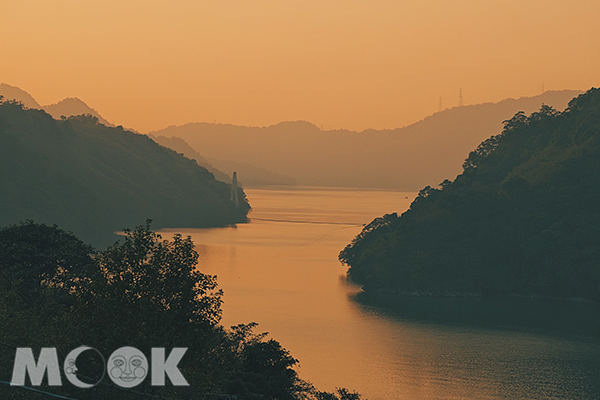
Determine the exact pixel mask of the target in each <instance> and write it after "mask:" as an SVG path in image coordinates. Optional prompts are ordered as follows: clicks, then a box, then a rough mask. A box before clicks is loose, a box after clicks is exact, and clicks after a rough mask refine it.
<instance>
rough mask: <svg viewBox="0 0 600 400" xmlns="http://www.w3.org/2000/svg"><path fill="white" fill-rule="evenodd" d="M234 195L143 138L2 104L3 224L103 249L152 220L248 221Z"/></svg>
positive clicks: (196, 223) (168, 223) (92, 121)
mask: <svg viewBox="0 0 600 400" xmlns="http://www.w3.org/2000/svg"><path fill="white" fill-rule="evenodd" d="M230 190H231V189H230V186H229V185H227V184H225V183H222V182H218V181H216V180H215V179H214V176H213V175H212V174H211V173H210V172H208V171H207V170H206V169H204V168H202V167H200V166H198V165H197V164H196V163H195V162H194V161H192V160H189V159H187V158H185V157H183V156H182V155H179V154H177V153H176V152H174V151H172V150H169V149H166V148H164V147H162V146H159V145H158V144H157V143H155V142H154V141H152V140H151V139H150V138H148V137H147V136H145V135H139V134H136V133H133V132H129V131H126V130H123V129H122V128H121V127H117V128H109V127H106V126H104V125H102V124H99V123H98V120H97V119H96V118H95V117H92V116H79V117H71V118H68V119H64V120H55V119H53V118H52V117H51V116H50V115H48V114H47V113H46V112H44V111H42V110H34V109H24V108H23V107H22V106H21V105H20V104H19V103H15V102H3V103H1V104H0V226H4V225H7V224H14V223H18V222H19V221H23V220H26V219H31V220H35V221H37V222H44V223H50V224H57V225H59V226H61V227H63V228H65V229H67V230H70V231H73V232H74V233H76V234H77V235H78V236H80V237H81V238H83V239H84V240H86V241H91V242H93V243H94V244H102V245H104V244H107V243H109V242H111V241H112V240H113V239H114V236H113V235H112V233H113V232H115V231H118V230H121V229H122V228H124V227H126V226H134V225H136V224H139V223H141V222H143V221H145V220H146V219H147V218H150V219H153V220H154V225H155V226H156V227H208V226H223V225H227V224H232V223H236V222H243V221H245V220H246V214H247V213H248V211H249V208H250V207H249V205H248V203H247V202H246V201H245V200H244V201H243V202H242V204H241V206H240V207H239V208H236V206H235V205H234V204H233V203H232V202H231V201H230V199H229V198H230ZM240 198H244V199H245V196H244V195H243V192H242V191H240Z"/></svg>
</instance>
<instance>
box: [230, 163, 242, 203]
mask: <svg viewBox="0 0 600 400" xmlns="http://www.w3.org/2000/svg"><path fill="white" fill-rule="evenodd" d="M230 199H231V201H232V202H233V204H235V206H236V207H239V206H240V199H239V198H238V184H237V172H235V171H234V172H233V179H232V180H231V197H230Z"/></svg>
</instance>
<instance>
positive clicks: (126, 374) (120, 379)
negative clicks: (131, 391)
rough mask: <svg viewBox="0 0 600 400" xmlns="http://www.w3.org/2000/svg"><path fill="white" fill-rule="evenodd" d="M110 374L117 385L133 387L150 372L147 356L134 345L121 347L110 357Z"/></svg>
mask: <svg viewBox="0 0 600 400" xmlns="http://www.w3.org/2000/svg"><path fill="white" fill-rule="evenodd" d="M107 370H108V376H110V379H111V380H112V381H113V382H114V383H115V384H117V385H119V386H121V387H125V388H132V387H134V386H137V385H139V384H140V383H142V381H143V380H144V378H145V377H146V375H147V374H148V360H147V359H146V356H144V354H143V353H142V352H141V351H139V350H138V349H136V348H134V347H121V348H120V349H117V350H116V351H115V352H114V353H112V354H111V356H110V358H109V359H108V368H107Z"/></svg>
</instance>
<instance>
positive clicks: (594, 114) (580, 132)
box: [339, 89, 600, 299]
mask: <svg viewBox="0 0 600 400" xmlns="http://www.w3.org/2000/svg"><path fill="white" fill-rule="evenodd" d="M598 204H600V90H598V89H592V90H590V91H589V92H587V93H585V94H583V95H581V96H579V97H578V98H576V99H574V100H573V101H571V102H570V103H569V107H568V108H567V109H566V110H565V111H564V112H562V113H561V112H558V111H556V110H554V109H552V108H551V107H548V106H542V108H541V109H540V111H538V112H535V113H533V114H531V115H530V116H526V115H525V114H524V113H517V114H516V115H515V116H514V117H513V118H511V119H510V120H508V121H505V122H504V130H503V132H502V133H501V134H499V135H496V136H492V137H491V138H490V139H487V140H486V141H484V142H483V143H481V144H480V145H479V146H478V148H477V149H476V150H475V151H473V152H471V154H469V157H468V158H467V160H466V161H465V163H464V172H463V173H462V174H461V175H459V176H458V177H457V178H456V180H455V181H454V182H449V181H444V182H443V183H442V184H441V185H440V188H439V189H438V188H431V187H426V188H425V189H423V190H422V191H421V192H420V193H419V196H418V197H417V198H416V200H415V201H414V202H413V203H412V205H411V207H410V209H409V210H408V211H406V212H405V213H404V214H402V215H401V216H399V217H398V216H396V215H386V216H385V217H383V219H384V220H385V223H381V221H377V220H376V221H374V223H375V226H372V224H371V225H369V226H367V227H366V228H365V230H363V232H362V233H361V234H360V235H359V236H358V237H357V238H356V239H355V240H354V241H353V242H352V243H350V244H349V245H348V246H347V247H346V248H345V249H344V250H343V251H342V252H341V253H340V256H339V258H340V260H341V261H342V262H343V263H346V264H348V265H349V267H350V268H349V270H348V274H349V276H350V277H351V278H352V279H353V280H355V281H356V282H359V283H361V284H363V285H364V286H365V289H366V290H371V291H389V292H404V293H420V294H467V293H468V294H478V295H481V294H484V295H506V294H527V295H544V296H555V297H584V298H588V299H597V298H598V295H599V289H600V287H599V284H600V267H599V264H598V262H597V260H598V259H599V258H600V228H599V227H600V209H599V208H598Z"/></svg>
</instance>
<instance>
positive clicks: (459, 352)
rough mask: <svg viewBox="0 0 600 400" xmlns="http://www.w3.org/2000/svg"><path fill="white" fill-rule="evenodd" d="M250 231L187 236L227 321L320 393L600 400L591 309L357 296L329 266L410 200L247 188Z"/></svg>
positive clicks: (597, 329) (597, 337)
mask: <svg viewBox="0 0 600 400" xmlns="http://www.w3.org/2000/svg"><path fill="white" fill-rule="evenodd" d="M246 193H247V196H248V199H249V201H250V204H251V205H252V207H253V211H252V213H251V214H250V218H251V222H250V223H248V224H240V225H238V226H237V227H228V228H216V229H195V230H192V229H185V230H163V231H162V233H163V235H164V236H168V234H170V233H171V232H175V231H177V232H181V233H183V234H184V235H191V236H192V238H193V240H194V242H195V243H196V246H197V250H198V252H199V254H200V259H199V268H200V270H201V271H202V272H205V273H209V274H214V275H217V277H218V282H219V286H220V287H221V288H222V289H223V291H224V305H223V310H224V312H223V321H222V322H223V324H224V325H225V326H230V325H236V324H239V323H249V322H257V323H258V324H259V326H258V331H257V332H265V331H266V332H269V333H270V335H271V336H272V337H273V338H274V339H276V340H278V341H279V342H280V343H281V344H282V345H283V346H284V347H285V348H287V349H288V350H289V351H290V352H291V354H292V355H293V356H294V357H295V358H297V359H299V360H300V369H299V373H300V376H301V377H302V378H303V379H306V380H309V381H310V382H312V383H313V384H315V386H316V387H317V388H319V389H320V390H328V391H332V390H333V389H334V388H335V387H347V388H349V389H352V390H356V391H358V392H360V393H361V394H362V395H363V396H364V397H365V398H368V399H371V400H381V399H411V400H418V399H427V400H434V399H465V398H472V399H528V400H536V399H540V400H541V399H595V398H600V326H598V323H599V322H600V312H599V311H598V308H597V306H596V305H591V304H585V303H575V302H566V301H557V300H554V301H549V300H545V301H543V300H535V299H481V298H470V299H463V298H403V297H388V298H385V297H380V296H376V297H375V296H367V295H365V294H362V293H359V292H360V289H359V288H357V287H355V286H353V285H351V284H348V283H347V282H346V281H345V279H344V277H345V267H344V266H342V265H341V264H340V263H339V261H338V260H337V255H338V253H339V251H340V250H341V249H343V247H344V246H345V245H346V244H348V243H349V242H350V241H351V240H352V239H353V238H354V237H355V236H356V235H357V234H358V233H359V232H360V231H361V229H362V226H363V224H366V223H369V222H370V221H371V220H372V219H373V218H375V217H378V216H381V215H383V214H385V213H391V212H398V213H402V212H403V211H405V210H406V209H407V208H408V207H409V205H410V202H411V201H412V200H413V199H414V197H415V195H416V194H415V193H406V192H395V191H377V190H353V189H323V188H292V189H288V188H285V189H284V188H280V189H247V190H246Z"/></svg>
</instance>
